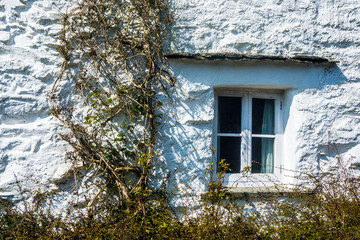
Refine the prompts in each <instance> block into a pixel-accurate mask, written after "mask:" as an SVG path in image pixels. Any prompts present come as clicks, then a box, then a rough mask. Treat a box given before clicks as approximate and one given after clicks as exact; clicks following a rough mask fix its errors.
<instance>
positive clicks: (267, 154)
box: [251, 137, 274, 173]
mask: <svg viewBox="0 0 360 240" xmlns="http://www.w3.org/2000/svg"><path fill="white" fill-rule="evenodd" d="M251 147H252V151H251V172H252V173H274V138H259V137H253V138H252V146H251Z"/></svg>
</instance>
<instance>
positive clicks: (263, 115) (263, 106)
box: [252, 98, 275, 134]
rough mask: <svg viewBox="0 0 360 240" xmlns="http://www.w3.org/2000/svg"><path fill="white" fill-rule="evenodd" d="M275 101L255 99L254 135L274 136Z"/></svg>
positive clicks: (253, 114) (253, 111)
mask: <svg viewBox="0 0 360 240" xmlns="http://www.w3.org/2000/svg"><path fill="white" fill-rule="evenodd" d="M274 105H275V100H274V99H260V98H253V100H252V133H253V134H274V119H275V109H274Z"/></svg>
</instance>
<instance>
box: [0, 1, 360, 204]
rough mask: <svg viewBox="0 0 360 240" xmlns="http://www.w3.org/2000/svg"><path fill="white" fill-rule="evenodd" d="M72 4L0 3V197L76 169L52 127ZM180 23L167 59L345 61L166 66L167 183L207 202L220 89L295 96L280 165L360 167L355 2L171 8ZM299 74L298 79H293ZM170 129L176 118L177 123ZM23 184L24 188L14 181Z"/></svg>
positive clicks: (359, 16)
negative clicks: (338, 160)
mask: <svg viewBox="0 0 360 240" xmlns="http://www.w3.org/2000/svg"><path fill="white" fill-rule="evenodd" d="M71 2H72V1H66V0H33V1H28V0H0V58H1V60H0V196H1V197H8V198H10V199H14V200H17V199H19V195H18V189H17V187H16V179H17V180H18V181H19V183H20V184H21V185H22V186H23V188H24V189H30V190H31V189H34V187H35V186H36V182H40V183H42V184H46V183H51V182H52V181H54V180H57V179H60V178H61V177H62V176H63V175H64V174H65V172H66V170H67V169H68V167H69V163H66V161H65V152H66V144H65V143H64V142H62V141H61V140H60V139H59V138H58V137H57V135H56V133H57V132H58V131H60V129H61V128H60V127H59V125H58V122H57V121H56V120H55V119H54V118H53V117H51V116H49V115H48V111H49V105H48V100H47V97H48V93H49V91H50V89H51V84H52V83H53V81H54V79H55V78H56V75H57V72H58V70H59V66H60V63H61V58H60V56H59V54H58V53H57V51H56V48H57V46H58V41H57V40H56V34H57V33H58V31H59V30H60V27H61V26H60V25H59V23H60V22H59V19H60V18H61V15H60V14H59V13H61V12H65V11H66V4H67V5H69V6H71V5H72V4H71ZM171 4H172V9H173V13H174V22H173V25H172V26H171V27H170V29H169V33H168V39H167V41H166V51H167V52H169V53H171V52H182V53H240V54H255V55H256V54H263V55H279V56H284V57H291V56H295V55H310V56H319V57H325V58H329V59H333V60H335V61H337V62H338V63H337V65H336V66H334V67H331V68H319V67H317V66H312V65H306V66H305V65H301V66H293V65H287V64H284V65H282V64H281V63H277V64H249V63H229V62H214V63H209V62H207V63H201V62H189V61H176V60H173V61H171V62H170V64H171V66H172V68H173V72H174V74H175V76H176V77H177V78H178V81H179V82H178V83H179V86H180V87H181V88H182V89H183V90H184V91H185V92H187V93H188V94H190V95H192V96H193V97H196V98H199V99H200V100H193V99H189V98H188V97H186V96H184V95H182V94H179V93H174V94H173V96H174V97H175V98H174V110H175V112H176V116H177V118H176V119H175V118H170V119H169V121H168V122H167V123H166V125H165V126H164V127H163V129H162V130H161V132H160V133H159V138H160V139H161V140H162V141H163V144H162V145H161V146H159V154H160V155H161V156H162V157H161V158H160V160H161V161H160V164H161V165H162V166H161V167H162V168H161V169H158V171H157V173H160V176H165V174H168V173H170V175H169V176H170V179H171V182H172V183H173V184H176V185H177V186H180V187H181V186H183V185H187V186H191V187H192V188H193V189H194V190H195V191H196V192H198V193H201V192H202V191H204V190H205V186H206V182H207V180H206V179H208V178H207V177H206V176H205V174H204V171H205V168H206V167H208V166H209V163H210V162H211V161H212V154H211V151H210V148H211V144H212V129H213V117H214V116H213V112H214V106H213V101H214V97H213V88H214V87H216V86H220V85H233V86H243V87H249V85H251V87H271V88H277V89H291V90H287V91H286V92H285V98H286V99H287V101H286V102H285V103H286V104H287V105H285V106H284V108H285V110H287V112H286V114H285V116H284V119H285V122H286V127H285V129H284V131H285V132H284V138H286V139H287V141H286V142H284V153H283V154H284V164H285V165H286V167H287V168H289V169H299V170H305V169H308V168H310V169H314V170H319V169H321V168H323V167H325V166H326V165H327V164H328V162H329V158H328V157H327V156H320V153H322V152H326V154H327V155H331V156H334V155H335V152H334V149H330V151H329V150H328V148H327V146H328V143H336V144H337V146H338V150H339V152H340V154H345V155H347V157H350V156H354V157H355V158H356V159H354V160H353V161H356V160H357V161H360V144H359V143H360V81H359V80H360V2H359V1H358V0H346V1H345V0H338V1H333V0H331V1H330V0H324V1H311V0H298V1H295V0H255V1H240V0H217V1H209V0H197V1H195V0H171ZM294 73H296V74H294ZM170 117H173V115H170ZM15 176H16V177H15Z"/></svg>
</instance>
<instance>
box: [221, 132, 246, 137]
mask: <svg viewBox="0 0 360 240" xmlns="http://www.w3.org/2000/svg"><path fill="white" fill-rule="evenodd" d="M217 136H218V137H242V136H244V134H242V133H218V134H217Z"/></svg>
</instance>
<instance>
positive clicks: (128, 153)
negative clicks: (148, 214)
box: [50, 0, 176, 211]
mask: <svg viewBox="0 0 360 240" xmlns="http://www.w3.org/2000/svg"><path fill="white" fill-rule="evenodd" d="M170 20H171V17H170V14H169V7H168V4H167V2H166V1H165V0H142V1H138V0H81V1H80V3H79V4H78V5H77V6H76V7H75V8H73V9H72V10H71V11H70V12H69V13H68V14H66V15H65V16H64V20H63V30H62V34H61V42H62V44H61V46H60V47H59V49H58V50H59V52H60V53H61V54H62V56H63V59H64V61H63V65H62V69H61V72H60V74H59V77H58V79H57V80H56V81H55V83H54V85H53V89H52V93H51V97H50V102H51V106H52V112H53V114H54V116H55V117H57V118H58V119H59V120H60V121H61V122H62V124H63V125H64V126H65V127H66V128H67V129H68V130H69V131H68V132H67V133H66V134H62V135H61V136H62V138H63V139H64V140H66V141H67V142H68V143H69V144H70V145H71V146H72V148H73V150H72V151H71V152H69V153H68V157H69V158H70V159H71V160H72V161H73V162H74V166H81V167H82V168H86V169H88V174H89V173H91V175H92V177H93V179H96V181H94V183H95V182H96V185H97V189H98V193H97V194H94V196H93V198H92V199H91V201H89V203H88V207H91V206H92V205H93V204H94V203H95V202H96V200H97V199H98V198H100V197H103V196H108V197H109V196H111V197H112V198H114V199H116V201H118V202H119V203H120V204H121V205H122V206H129V203H130V202H134V201H135V202H136V206H137V208H138V209H137V210H138V211H141V210H143V211H144V209H143V203H144V202H145V200H146V199H147V198H148V197H149V196H150V195H151V189H149V186H148V181H149V173H150V170H151V168H152V167H153V164H154V159H155V157H156V156H155V145H156V141H157V139H156V132H157V129H158V127H159V124H160V123H161V122H162V121H163V120H162V118H163V114H162V111H161V109H162V107H163V103H162V102H161V101H160V100H159V99H158V98H157V96H158V95H159V93H160V92H162V94H161V95H163V96H165V98H168V99H170V97H169V94H168V90H169V89H170V88H172V87H175V86H176V80H175V79H174V77H172V75H171V74H170V72H169V70H168V68H167V65H166V59H165V58H164V55H163V41H164V39H165V37H166V36H165V35H166V33H165V28H166V26H167V25H168V23H169V22H170ZM69 86H71V87H69ZM69 88H73V90H74V91H73V92H69V91H68V89H69Z"/></svg>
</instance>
